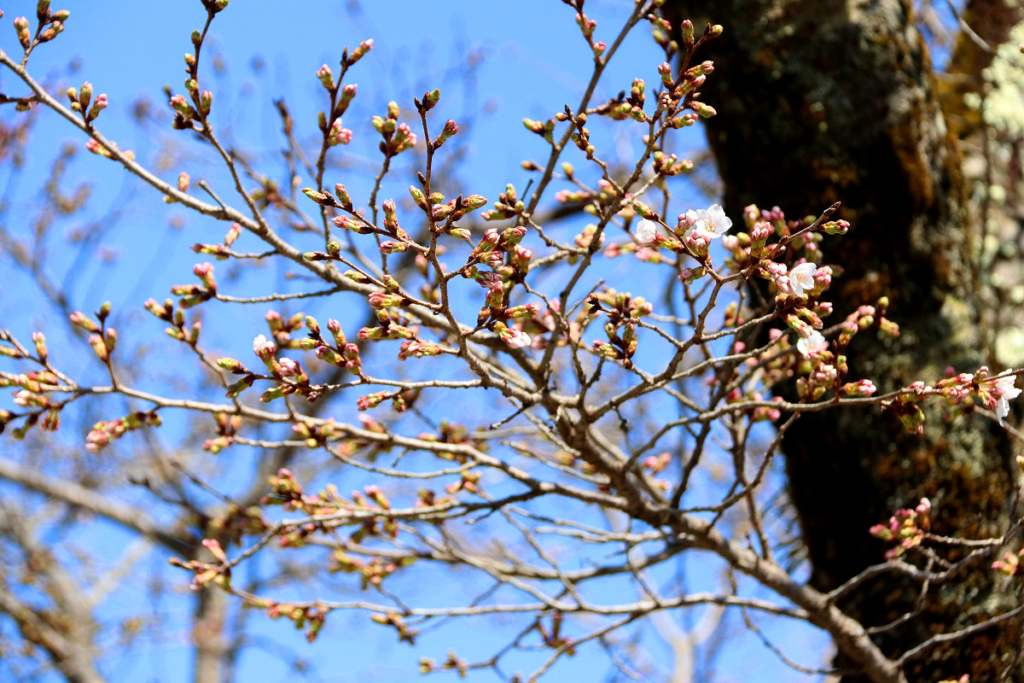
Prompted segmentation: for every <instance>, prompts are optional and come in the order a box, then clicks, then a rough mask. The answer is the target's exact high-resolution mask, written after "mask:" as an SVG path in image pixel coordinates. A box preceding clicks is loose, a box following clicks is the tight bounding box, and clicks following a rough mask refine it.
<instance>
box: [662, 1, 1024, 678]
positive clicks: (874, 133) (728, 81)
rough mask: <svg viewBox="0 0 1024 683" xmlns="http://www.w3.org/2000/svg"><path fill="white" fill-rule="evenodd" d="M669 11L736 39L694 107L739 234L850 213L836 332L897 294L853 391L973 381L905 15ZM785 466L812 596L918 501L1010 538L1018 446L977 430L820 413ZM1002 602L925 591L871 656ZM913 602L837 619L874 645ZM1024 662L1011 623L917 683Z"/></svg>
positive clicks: (952, 587) (868, 414) (990, 590)
mask: <svg viewBox="0 0 1024 683" xmlns="http://www.w3.org/2000/svg"><path fill="white" fill-rule="evenodd" d="M709 7H713V9H712V10H711V11H712V12H713V14H711V15H709V14H708V13H707V11H708V8H709ZM665 9H666V11H667V13H668V15H669V17H670V18H671V21H672V23H673V26H678V23H679V20H681V19H683V18H690V19H691V20H693V22H694V25H695V26H697V27H698V30H699V29H700V28H701V27H702V26H703V25H704V22H706V21H711V22H712V23H721V24H723V25H724V27H725V33H724V34H723V36H722V37H721V38H719V39H717V40H715V41H713V42H712V43H711V44H710V45H709V47H708V49H707V50H706V51H704V52H702V53H701V54H700V55H699V56H698V58H699V59H711V60H713V61H714V62H715V72H714V73H713V74H712V75H711V76H710V77H709V78H708V81H707V84H706V85H705V87H704V88H702V91H703V97H702V100H703V101H705V102H707V103H708V104H710V105H712V106H714V107H715V108H716V109H717V110H718V116H716V117H714V118H712V119H710V120H709V121H708V122H707V126H706V130H707V136H708V141H709V144H710V147H711V150H712V152H713V153H714V155H715V158H716V159H717V162H718V166H719V171H720V173H721V176H722V178H723V180H724V184H725V197H724V204H725V208H726V211H727V212H728V213H729V215H731V216H733V217H734V218H735V217H737V216H739V215H741V214H742V210H743V208H744V207H745V206H746V205H748V204H758V205H759V206H760V207H762V208H770V207H771V206H773V205H778V206H780V207H781V208H782V209H783V210H784V211H786V212H787V213H788V214H789V215H790V217H797V216H803V215H806V214H815V215H817V214H819V213H821V211H822V210H823V209H825V208H826V207H828V206H829V205H831V204H832V203H833V202H836V201H841V202H842V203H843V208H842V209H841V211H840V213H839V214H838V217H841V218H845V219H847V220H849V221H850V222H851V223H852V225H853V227H852V229H851V230H850V232H849V234H848V235H847V236H845V237H842V238H836V237H832V238H826V240H825V242H824V243H823V245H822V246H823V249H824V251H825V257H826V258H825V261H826V262H827V263H835V264H839V265H841V266H842V267H843V268H844V269H845V273H844V274H843V276H842V277H840V278H836V280H835V281H834V283H833V290H832V295H833V296H832V300H834V301H835V302H836V304H837V311H836V314H834V315H833V319H832V320H831V321H826V324H829V323H830V322H831V323H835V322H836V321H838V320H841V319H842V317H843V316H845V314H846V313H847V312H849V309H852V308H853V307H856V306H857V305H860V304H875V303H876V302H877V300H878V299H879V298H880V297H881V296H883V295H887V296H889V298H890V301H891V305H890V307H889V314H888V316H887V317H889V318H891V319H893V320H894V321H896V322H898V323H899V325H900V327H901V329H902V336H901V337H900V339H898V340H896V341H895V342H881V341H879V340H877V339H870V338H869V337H870V336H871V335H868V334H861V335H858V336H857V337H856V338H855V343H854V345H853V347H852V348H851V349H850V353H849V354H848V355H849V365H850V380H851V381H852V380H856V379H858V378H861V377H868V378H871V379H872V380H874V381H876V383H878V384H879V387H880V389H881V390H883V391H885V390H890V389H893V388H898V387H901V386H906V385H907V384H909V383H911V382H912V381H914V380H918V379H920V380H924V381H925V382H929V381H934V380H936V379H940V378H942V377H943V376H944V374H945V369H946V367H947V366H952V367H954V368H955V369H956V370H957V371H958V372H960V371H963V372H973V371H975V370H977V368H978V367H979V366H980V365H981V364H982V363H983V353H982V348H981V335H980V331H979V326H978V324H977V316H978V307H977V296H978V292H977V281H976V278H974V277H972V268H971V263H970V258H971V247H972V243H971V231H970V229H969V221H968V215H967V202H966V198H965V185H964V180H963V177H962V174H961V169H960V163H961V159H960V154H959V151H958V147H957V143H956V140H955V138H954V137H953V136H952V135H951V134H950V132H949V131H948V130H947V127H946V124H945V121H944V118H943V113H942V111H941V109H940V106H939V101H938V98H937V96H936V94H935V84H934V74H933V72H932V65H931V61H930V57H929V53H928V49H927V47H926V45H925V43H924V41H923V39H922V38H921V36H920V34H919V33H918V31H917V29H916V28H915V25H914V20H913V17H912V15H911V8H910V3H909V2H904V1H900V0H879V1H877V2H871V3H867V2H852V1H845V0H722V1H720V2H717V3H714V4H713V5H712V4H710V3H707V2H698V1H697V0H669V1H668V2H667V3H666V5H665ZM843 307H846V310H843ZM783 451H784V452H785V454H786V457H787V472H788V476H789V484H790V495H791V498H792V501H793V504H794V505H795V507H796V510H797V512H798V515H799V518H800V522H801V525H802V529H803V537H804V543H805V546H806V548H807V552H808V554H809V559H810V562H811V566H812V575H811V583H812V584H813V585H814V586H815V587H817V588H819V589H824V590H828V589H832V588H835V587H836V586H838V585H841V584H842V583H843V582H844V581H845V580H847V579H849V578H850V577H852V576H854V575H856V574H857V573H859V572H860V571H861V570H863V569H864V568H865V567H867V566H869V565H872V564H877V563H879V562H880V561H882V560H883V552H884V548H883V546H882V544H881V543H879V542H878V541H876V540H875V539H873V538H871V537H870V536H869V534H868V528H869V527H870V526H871V525H873V524H876V523H879V522H883V521H885V520H887V519H888V517H889V515H890V514H891V513H892V511H893V510H894V509H896V508H899V507H907V506H910V507H913V505H914V504H916V502H917V501H918V500H919V499H920V498H921V497H928V498H929V499H931V501H932V503H933V505H934V509H933V514H932V519H933V531H934V532H935V533H937V534H943V535H950V536H960V537H964V538H983V537H990V536H999V535H1001V534H1002V533H1003V532H1004V531H1005V530H1006V528H1007V526H1008V523H1009V520H1010V514H1011V513H1010V506H1011V503H1012V500H1011V497H1012V494H1013V476H1012V469H1011V462H1010V458H1009V455H1010V450H1009V444H1008V443H1007V442H1006V441H1005V439H1004V438H1003V437H1001V436H999V434H998V432H997V431H996V430H994V429H993V428H992V425H991V422H988V421H986V420H983V419H982V418H980V417H978V416H971V415H968V416H967V417H964V418H960V419H958V420H956V421H955V422H952V423H948V422H947V423H944V421H943V418H942V414H941V412H940V411H938V410H937V409H933V410H931V411H930V412H928V424H927V426H926V429H925V434H924V435H923V436H908V435H906V434H904V433H903V429H902V427H901V426H900V424H899V423H898V421H897V420H895V419H893V418H892V417H890V416H889V415H886V414H880V413H879V411H878V410H877V409H876V410H865V411H841V412H838V411H837V412H829V411H826V412H822V413H812V414H808V415H804V416H803V417H802V418H801V419H800V420H798V421H797V422H796V423H795V424H794V426H793V427H792V428H791V429H790V430H789V431H788V432H787V434H786V437H785V439H784V441H783ZM948 557H956V555H955V554H952V555H949V556H948ZM1004 585H1005V582H1004V583H1001V582H999V581H998V580H997V577H995V576H994V575H993V572H992V571H991V570H990V569H989V568H988V562H983V563H981V565H980V566H978V567H976V568H975V569H974V570H972V571H970V572H967V573H966V574H963V575H961V576H960V577H958V579H957V580H956V581H954V582H952V583H950V584H946V585H943V586H939V587H934V586H933V587H932V588H931V590H930V591H929V593H928V595H927V597H926V599H925V600H924V601H923V603H922V604H921V605H920V607H921V614H920V615H919V616H917V617H916V618H915V619H913V620H911V621H909V622H907V623H905V624H902V625H899V626H898V627H895V628H893V629H890V630H887V631H886V632H884V633H882V634H880V635H879V636H877V638H876V641H877V642H878V643H879V644H880V645H881V646H882V647H883V649H884V651H885V652H886V653H887V654H888V655H890V656H898V655H899V654H900V653H902V652H904V651H906V650H908V649H910V648H912V647H914V646H915V645H917V644H919V643H920V642H922V641H924V640H926V639H927V638H928V637H929V636H930V635H933V634H935V633H943V632H950V631H953V630H956V629H959V628H962V627H964V626H967V625H969V624H972V623H977V622H979V621H982V620H984V619H985V618H986V617H990V616H993V615H995V614H999V613H1002V612H1003V611H1006V610H1007V609H1009V608H1013V607H1016V606H1017V604H1018V599H1017V597H1016V595H1015V594H1014V593H1011V592H1008V589H1006V588H1003V589H1002V590H1003V591H1004V592H1000V587H1001V586H1004ZM918 594H919V586H918V585H917V584H912V583H910V582H908V581H905V580H900V579H897V578H895V577H893V576H892V575H888V576H886V577H883V578H881V579H877V580H874V581H873V582H871V583H870V584H869V587H868V588H866V589H859V590H858V591H857V592H856V595H853V596H851V597H850V598H849V599H848V600H847V601H846V602H845V603H842V604H841V605H840V607H842V608H843V609H844V610H846V611H847V612H848V613H849V614H850V615H851V616H853V617H854V618H856V619H858V620H860V621H861V622H862V623H864V624H865V625H866V626H881V625H884V624H887V623H889V622H890V621H892V620H893V619H895V618H896V617H898V616H899V615H901V614H904V613H906V612H909V611H913V610H914V608H915V605H917V600H918ZM989 595H992V596H993V597H991V598H989V597H987V596H989ZM1019 643H1020V627H1019V623H1018V622H1013V623H1012V624H1010V625H1005V624H1004V625H1002V626H999V627H995V628H991V629H987V630H985V631H983V632H980V633H978V634H977V635H975V636H974V637H972V638H969V639H966V640H962V641H958V642H956V643H954V644H952V645H949V646H940V647H936V648H934V649H932V650H930V651H928V652H927V653H926V654H925V655H924V656H923V657H921V658H916V659H914V660H913V661H911V662H909V663H908V665H907V669H906V673H907V677H908V678H909V679H910V680H912V681H939V680H942V679H944V678H959V677H960V676H961V675H962V674H965V673H966V674H970V676H971V679H970V680H971V683H982V682H983V681H995V680H999V679H1000V675H1002V673H1003V671H1004V670H1007V668H1008V667H1011V666H1014V667H1015V669H1014V673H1012V674H1011V679H1012V680H1024V678H1022V677H1021V671H1020V664H1019V663H1017V664H1012V656H1013V653H1014V651H1015V650H1016V649H1017V648H1018V646H1019ZM844 664H845V662H843V661H837V662H836V665H837V666H839V667H842V666H843V665H844ZM842 680H843V681H849V682H852V681H861V680H864V679H863V678H862V677H860V676H859V675H858V674H855V673H854V674H849V675H846V676H844V677H843V679H842Z"/></svg>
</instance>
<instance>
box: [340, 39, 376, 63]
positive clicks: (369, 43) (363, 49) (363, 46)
mask: <svg viewBox="0 0 1024 683" xmlns="http://www.w3.org/2000/svg"><path fill="white" fill-rule="evenodd" d="M372 49H373V38H369V39H367V40H364V41H363V42H361V43H359V45H358V46H357V47H356V49H355V50H353V51H352V54H350V55H349V56H348V59H346V60H345V63H346V64H348V65H349V66H352V65H353V64H355V63H356V62H358V61H359V60H360V59H362V58H363V57H364V56H365V55H366V53H367V52H369V51H370V50H372Z"/></svg>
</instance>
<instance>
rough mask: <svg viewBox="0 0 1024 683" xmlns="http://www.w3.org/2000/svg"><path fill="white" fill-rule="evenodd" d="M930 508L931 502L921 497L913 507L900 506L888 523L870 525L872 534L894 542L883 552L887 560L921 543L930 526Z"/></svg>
mask: <svg viewBox="0 0 1024 683" xmlns="http://www.w3.org/2000/svg"><path fill="white" fill-rule="evenodd" d="M931 510H932V504H931V502H930V501H929V500H928V499H927V498H922V499H921V501H920V502H919V503H918V504H917V505H916V506H915V507H913V508H902V509H900V510H897V511H896V512H894V513H893V515H892V517H890V518H889V523H888V524H876V525H875V526H873V527H871V529H870V533H871V535H872V536H874V537H875V538H878V539H881V540H883V541H885V542H887V543H895V544H896V545H894V546H893V547H892V548H890V549H889V550H887V551H886V552H885V558H886V559H887V560H891V559H895V558H897V557H899V556H901V555H903V554H904V553H905V552H907V551H908V550H910V549H911V548H915V547H917V546H919V545H921V542H922V541H923V540H924V538H925V535H926V534H927V533H928V530H929V529H930V528H931V520H930V519H929V514H930V513H931Z"/></svg>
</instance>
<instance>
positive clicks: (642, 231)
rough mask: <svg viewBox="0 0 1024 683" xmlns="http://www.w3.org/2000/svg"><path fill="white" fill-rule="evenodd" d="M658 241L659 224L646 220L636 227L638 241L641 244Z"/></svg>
mask: <svg viewBox="0 0 1024 683" xmlns="http://www.w3.org/2000/svg"><path fill="white" fill-rule="evenodd" d="M656 239H658V224H657V223H655V222H654V221H650V220H647V219H646V218H644V219H643V220H641V221H640V222H639V223H637V225H636V241H637V242H639V243H640V244H650V243H651V242H653V241H654V240H656Z"/></svg>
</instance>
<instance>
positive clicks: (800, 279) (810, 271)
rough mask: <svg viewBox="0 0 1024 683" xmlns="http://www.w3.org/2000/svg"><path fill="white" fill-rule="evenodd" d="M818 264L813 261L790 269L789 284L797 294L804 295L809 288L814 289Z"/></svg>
mask: <svg viewBox="0 0 1024 683" xmlns="http://www.w3.org/2000/svg"><path fill="white" fill-rule="evenodd" d="M816 272H818V266H816V265H815V264H813V263H809V262H808V263H801V264H800V265H799V266H796V267H795V268H793V269H792V270H791V271H789V286H790V288H791V289H792V290H793V293H794V294H796V295H797V296H803V295H804V293H805V292H807V291H808V290H811V289H814V274H815V273H816Z"/></svg>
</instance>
